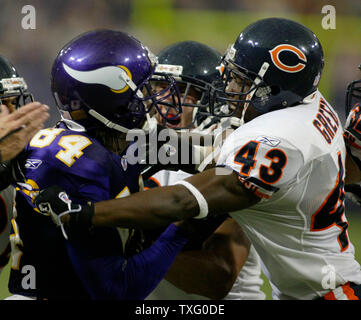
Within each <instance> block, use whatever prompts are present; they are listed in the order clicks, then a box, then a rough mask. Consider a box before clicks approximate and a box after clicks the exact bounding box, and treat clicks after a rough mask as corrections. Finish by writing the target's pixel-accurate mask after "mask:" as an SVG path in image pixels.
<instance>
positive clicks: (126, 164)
mask: <svg viewBox="0 0 361 320" xmlns="http://www.w3.org/2000/svg"><path fill="white" fill-rule="evenodd" d="M120 163H121V164H122V167H123V170H124V171H126V170H127V168H128V161H127V158H125V157H123V158H122V159H121V160H120Z"/></svg>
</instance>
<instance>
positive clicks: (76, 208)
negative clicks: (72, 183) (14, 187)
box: [34, 186, 94, 239]
mask: <svg viewBox="0 0 361 320" xmlns="http://www.w3.org/2000/svg"><path fill="white" fill-rule="evenodd" d="M34 203H35V205H36V207H37V208H38V209H39V210H40V212H41V213H43V214H45V215H50V216H51V218H52V220H53V222H54V223H55V224H56V225H57V226H60V227H61V229H62V231H63V234H64V237H65V238H66V239H68V236H67V233H72V232H73V230H74V229H77V228H79V227H86V228H87V229H90V228H91V226H92V223H91V221H92V218H93V215H94V206H93V205H92V204H90V205H80V204H73V203H72V201H71V200H70V199H69V197H68V195H67V193H66V192H65V191H64V190H63V189H62V188H60V187H59V186H52V187H49V188H46V189H44V190H42V191H40V192H39V195H38V196H37V197H36V198H35V201H34Z"/></svg>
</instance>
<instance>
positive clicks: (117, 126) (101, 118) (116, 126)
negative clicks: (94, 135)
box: [89, 109, 129, 133]
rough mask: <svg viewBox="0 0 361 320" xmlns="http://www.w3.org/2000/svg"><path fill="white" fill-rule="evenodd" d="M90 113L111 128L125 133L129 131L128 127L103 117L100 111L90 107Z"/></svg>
mask: <svg viewBox="0 0 361 320" xmlns="http://www.w3.org/2000/svg"><path fill="white" fill-rule="evenodd" d="M89 114H90V115H91V116H92V117H94V118H95V119H97V120H99V121H100V122H101V123H102V124H104V125H105V126H106V127H108V128H110V129H114V130H117V131H120V132H124V133H127V132H128V131H129V129H128V128H126V127H123V126H120V125H119V124H116V123H114V122H111V121H110V120H108V119H107V118H105V117H103V116H102V115H101V114H100V113H98V112H96V111H95V110H94V109H90V110H89Z"/></svg>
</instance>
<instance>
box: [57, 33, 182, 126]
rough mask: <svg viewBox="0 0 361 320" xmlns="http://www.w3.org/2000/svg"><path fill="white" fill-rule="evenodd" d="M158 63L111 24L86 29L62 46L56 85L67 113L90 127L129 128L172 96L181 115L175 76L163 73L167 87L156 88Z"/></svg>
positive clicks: (176, 114) (177, 112)
mask: <svg viewBox="0 0 361 320" xmlns="http://www.w3.org/2000/svg"><path fill="white" fill-rule="evenodd" d="M156 65H157V59H156V56H155V55H153V54H152V53H151V52H150V51H149V50H148V48H147V47H145V46H144V45H143V44H142V43H141V42H140V41H139V40H137V39H135V38H134V37H132V36H130V35H129V34H126V33H123V32H120V31H113V30H107V29H102V30H94V31H90V32H86V33H84V34H81V35H80V36H78V37H76V38H75V39H73V40H72V41H70V42H69V43H68V44H66V45H65V46H64V47H63V48H62V49H61V51H60V52H59V54H58V55H57V57H56V59H55V61H54V64H53V67H52V72H51V89H52V92H53V95H54V98H55V100H56V103H57V106H58V108H59V110H60V112H61V115H62V118H63V119H67V120H72V121H75V122H76V123H78V124H80V125H81V126H83V127H84V128H86V129H87V130H91V129H97V128H104V126H105V127H108V128H111V129H115V130H117V131H119V132H123V133H126V132H127V131H128V130H129V129H133V128H140V127H141V126H142V123H143V122H144V119H145V115H146V114H147V113H148V112H149V111H150V110H151V109H152V108H153V107H155V108H158V103H162V100H164V99H166V98H167V97H169V96H171V97H172V101H173V103H172V107H173V108H174V109H175V111H174V114H175V117H176V116H178V114H179V112H181V108H180V96H179V92H178V89H177V86H176V83H175V81H174V79H172V78H171V77H169V76H164V75H163V78H164V81H166V82H167V83H168V86H167V87H166V88H164V89H163V90H162V91H161V92H154V91H153V89H152V86H151V81H152V79H153V77H154V76H155V74H154V71H155V67H156ZM160 76H161V75H158V76H157V77H160Z"/></svg>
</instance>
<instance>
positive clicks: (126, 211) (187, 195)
mask: <svg viewBox="0 0 361 320" xmlns="http://www.w3.org/2000/svg"><path fill="white" fill-rule="evenodd" d="M223 170H224V171H223ZM222 171H223V172H222ZM183 181H186V182H188V183H189V184H190V185H191V187H189V185H188V187H187V186H185V185H181V184H179V185H174V186H167V187H159V188H154V189H151V190H148V191H147V192H138V193H136V194H133V195H131V196H128V197H125V198H121V199H114V200H108V201H101V202H97V203H95V204H94V205H93V206H86V205H85V206H80V205H73V204H69V203H68V202H63V201H62V199H61V197H59V195H60V193H62V194H64V192H63V191H62V190H60V191H59V189H54V188H50V189H45V190H44V191H42V192H40V194H39V195H38V197H37V198H36V200H35V204H36V205H37V207H38V208H39V210H40V211H44V212H45V213H50V214H51V215H52V216H55V217H58V216H59V215H61V216H62V218H61V221H62V222H63V223H64V222H65V223H66V224H68V225H72V226H74V225H83V226H86V227H91V226H92V225H94V226H122V227H124V228H140V229H144V228H156V227H162V226H167V225H168V224H169V223H171V222H173V221H180V220H185V219H188V218H194V217H197V216H198V217H199V216H205V215H206V214H209V215H210V216H214V215H218V214H222V213H224V212H232V211H236V210H241V209H244V208H247V207H250V206H252V205H254V204H256V203H257V202H258V201H259V200H260V199H259V198H258V197H257V196H255V195H253V194H252V193H251V192H250V191H248V190H247V189H246V188H245V187H244V186H243V185H242V184H241V182H240V181H239V180H238V176H237V174H236V173H235V172H232V171H230V170H226V169H223V168H215V169H209V170H206V171H204V172H202V173H199V174H196V175H194V176H192V177H190V178H187V179H186V180H183ZM54 220H57V219H54ZM58 224H60V222H59V221H58Z"/></svg>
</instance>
